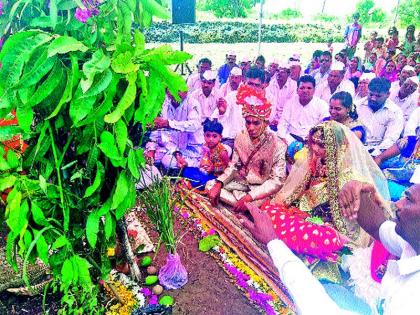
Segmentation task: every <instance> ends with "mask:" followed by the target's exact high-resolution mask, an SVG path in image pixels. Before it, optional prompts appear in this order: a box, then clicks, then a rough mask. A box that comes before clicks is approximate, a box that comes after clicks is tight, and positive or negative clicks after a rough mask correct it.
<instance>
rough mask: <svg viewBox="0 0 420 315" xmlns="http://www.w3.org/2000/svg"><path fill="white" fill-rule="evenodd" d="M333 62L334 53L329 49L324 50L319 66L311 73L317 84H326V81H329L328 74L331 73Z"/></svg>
mask: <svg viewBox="0 0 420 315" xmlns="http://www.w3.org/2000/svg"><path fill="white" fill-rule="evenodd" d="M331 62H332V54H331V53H330V52H329V51H328V50H327V51H324V52H323V53H322V55H321V57H320V58H319V68H318V69H316V70H315V71H313V72H312V73H311V75H312V76H313V77H314V79H315V82H316V85H317V86H320V85H322V84H325V83H324V82H326V81H327V78H328V75H329V74H330V68H331Z"/></svg>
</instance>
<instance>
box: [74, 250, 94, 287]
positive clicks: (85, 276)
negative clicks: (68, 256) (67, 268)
mask: <svg viewBox="0 0 420 315" xmlns="http://www.w3.org/2000/svg"><path fill="white" fill-rule="evenodd" d="M74 263H75V264H76V265H77V268H78V270H77V271H78V274H79V284H80V285H82V286H91V285H92V279H91V277H90V273H89V268H90V267H91V265H90V264H89V263H88V261H87V260H86V259H84V258H82V257H80V256H77V255H74V256H73V266H74Z"/></svg>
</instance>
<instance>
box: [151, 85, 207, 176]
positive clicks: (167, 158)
mask: <svg viewBox="0 0 420 315" xmlns="http://www.w3.org/2000/svg"><path fill="white" fill-rule="evenodd" d="M179 96H180V97H181V101H180V102H178V101H176V100H175V98H174V97H173V96H172V95H170V94H169V93H168V94H167V97H166V99H165V101H164V103H163V106H162V112H161V115H160V116H159V117H157V118H156V119H155V121H154V129H155V130H154V131H152V133H151V136H150V141H149V142H148V143H147V144H146V150H145V156H146V160H148V161H150V162H155V163H159V162H160V163H162V165H163V166H164V167H165V168H167V169H177V168H183V167H185V166H191V167H198V165H199V162H200V158H201V146H202V144H203V142H204V139H203V131H202V126H201V109H200V104H199V103H198V102H197V101H196V100H195V99H193V98H191V97H189V96H187V93H186V92H179Z"/></svg>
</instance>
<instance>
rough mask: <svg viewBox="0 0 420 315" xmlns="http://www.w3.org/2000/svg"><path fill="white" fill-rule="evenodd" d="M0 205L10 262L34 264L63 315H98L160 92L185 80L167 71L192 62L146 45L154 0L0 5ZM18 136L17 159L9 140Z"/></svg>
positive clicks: (156, 7)
mask: <svg viewBox="0 0 420 315" xmlns="http://www.w3.org/2000/svg"><path fill="white" fill-rule="evenodd" d="M0 4H1V10H0V27H1V28H0V30H1V31H2V33H1V35H2V39H1V42H2V43H3V46H2V49H1V52H0V62H1V64H2V65H1V68H0V119H3V118H7V117H9V116H10V113H16V118H17V122H18V124H17V125H7V126H2V127H0V142H1V143H0V191H8V194H7V197H6V196H5V201H2V203H1V205H0V213H1V216H2V217H3V218H4V219H5V222H6V224H7V226H8V228H9V234H8V237H7V246H6V247H7V248H6V250H7V251H6V252H7V260H8V262H9V263H10V264H12V265H13V266H14V268H15V269H16V270H17V268H18V265H17V257H18V256H20V257H21V258H22V260H23V265H22V269H23V270H22V272H23V279H24V280H25V283H26V285H28V286H29V280H28V276H27V273H26V270H27V266H28V264H30V263H33V262H35V260H36V259H37V258H39V259H40V260H41V261H42V262H43V263H44V264H45V265H47V266H49V268H50V271H51V273H52V275H53V281H52V283H51V286H52V288H53V291H54V292H61V295H62V305H61V307H62V312H63V313H65V314H91V313H100V312H101V311H102V306H101V305H100V303H98V298H97V293H98V290H99V285H98V283H99V281H100V279H104V280H107V277H108V276H109V272H110V269H111V265H110V262H109V259H108V256H107V254H106V251H107V249H108V248H109V247H112V246H113V245H114V244H115V234H116V229H117V222H119V221H120V220H121V219H122V218H123V216H124V213H125V212H126V211H127V209H129V208H131V207H133V206H134V204H135V201H136V189H135V182H136V181H137V180H138V178H139V176H140V173H139V168H140V167H141V166H143V165H144V160H143V152H142V150H141V149H139V148H137V147H136V144H137V142H138V141H139V138H140V137H141V136H142V132H143V128H142V127H143V126H146V125H147V124H149V123H152V122H153V119H154V118H155V117H156V116H157V114H158V113H159V112H160V109H161V104H162V102H163V99H164V97H165V89H168V90H169V91H171V92H172V94H173V95H178V91H179V90H186V84H185V82H184V80H183V79H182V78H181V77H180V76H178V75H177V74H175V73H174V72H173V71H171V70H170V68H169V67H168V66H170V65H174V64H178V63H182V62H185V61H186V60H187V59H189V58H190V57H191V56H190V55H188V54H187V53H184V52H179V51H173V50H172V49H171V48H170V47H169V46H161V47H157V48H153V49H147V48H146V47H145V39H144V36H143V33H142V31H143V30H144V29H145V28H147V27H149V26H150V24H151V22H152V17H153V16H156V17H159V18H167V17H168V16H167V12H166V10H165V9H164V8H163V7H162V6H161V5H160V4H159V2H158V1H157V0H103V1H100V0H49V1H44V0H26V1H23V0H18V1H5V0H0ZM17 137H18V138H19V139H21V140H23V141H24V142H25V143H26V144H27V145H28V147H27V148H26V151H25V152H24V154H23V155H22V154H21V152H20V151H19V150H17V149H14V148H13V147H12V148H10V147H9V148H8V150H7V153H6V148H5V144H4V143H6V142H7V141H10V140H11V139H17Z"/></svg>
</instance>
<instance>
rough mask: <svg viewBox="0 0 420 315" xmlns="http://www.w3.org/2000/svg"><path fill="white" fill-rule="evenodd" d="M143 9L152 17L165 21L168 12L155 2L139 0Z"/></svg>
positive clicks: (167, 17) (153, 0)
mask: <svg viewBox="0 0 420 315" xmlns="http://www.w3.org/2000/svg"><path fill="white" fill-rule="evenodd" d="M140 1H141V3H142V4H143V7H144V9H145V10H146V11H147V12H148V13H149V14H150V15H152V16H157V17H158V18H161V19H164V20H167V19H169V12H168V11H167V10H166V9H165V8H164V7H163V6H161V5H160V4H159V3H157V2H156V1H155V0H140Z"/></svg>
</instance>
